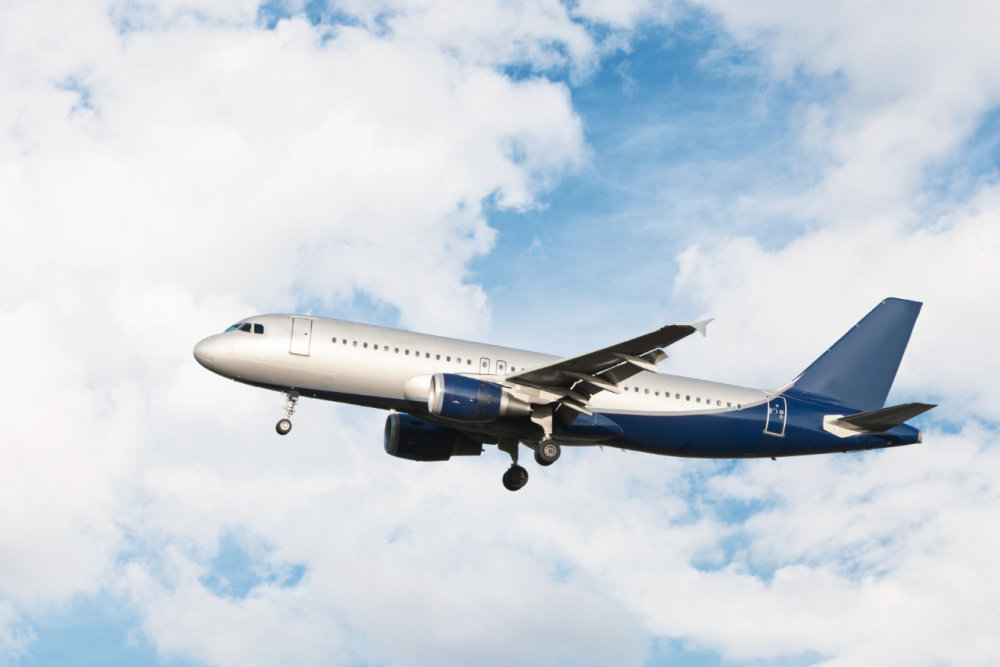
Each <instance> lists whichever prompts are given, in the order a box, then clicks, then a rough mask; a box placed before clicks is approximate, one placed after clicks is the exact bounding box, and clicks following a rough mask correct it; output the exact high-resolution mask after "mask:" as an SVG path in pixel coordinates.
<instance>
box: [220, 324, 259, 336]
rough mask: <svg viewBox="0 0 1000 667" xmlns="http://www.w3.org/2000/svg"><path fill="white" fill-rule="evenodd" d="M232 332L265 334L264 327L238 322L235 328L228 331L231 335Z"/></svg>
mask: <svg viewBox="0 0 1000 667" xmlns="http://www.w3.org/2000/svg"><path fill="white" fill-rule="evenodd" d="M230 331H245V332H247V333H255V334H262V333H264V325H263V324H258V323H256V322H237V323H236V324H234V325H233V326H231V327H229V328H228V329H226V333H229V332H230Z"/></svg>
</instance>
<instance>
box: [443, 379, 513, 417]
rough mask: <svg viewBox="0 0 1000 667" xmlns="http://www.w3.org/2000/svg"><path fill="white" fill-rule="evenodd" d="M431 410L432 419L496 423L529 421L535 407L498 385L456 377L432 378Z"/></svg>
mask: <svg viewBox="0 0 1000 667" xmlns="http://www.w3.org/2000/svg"><path fill="white" fill-rule="evenodd" d="M427 409H428V410H429V411H430V413H431V414H432V415H437V416H438V417H444V418H446V419H457V420H460V421H467V422H492V421H496V420H497V419H499V418H500V417H527V416H529V415H530V414H531V405H530V404H529V403H528V402H527V401H524V400H522V399H520V398H517V397H516V396H512V395H511V394H510V392H508V391H506V390H505V389H504V388H503V387H502V386H501V385H499V384H496V383H495V382H484V381H482V380H477V379H476V378H470V377H466V376H464V375H454V374H452V373H437V374H436V375H434V377H432V378H431V388H430V392H429V393H428V394H427Z"/></svg>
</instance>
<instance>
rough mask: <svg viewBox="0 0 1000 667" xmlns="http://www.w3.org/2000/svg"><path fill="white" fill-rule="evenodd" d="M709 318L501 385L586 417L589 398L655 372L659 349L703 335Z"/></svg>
mask: <svg viewBox="0 0 1000 667" xmlns="http://www.w3.org/2000/svg"><path fill="white" fill-rule="evenodd" d="M709 322H711V319H708V320H703V321H701V322H696V323H694V324H671V325H669V326H665V327H663V328H661V329H657V330H656V331H653V332H651V333H648V334H644V335H642V336H638V337H636V338H632V339H630V340H626V341H623V342H621V343H616V344H615V345H611V346H609V347H605V348H602V349H600V350H595V351H593V352H588V353H586V354H581V355H579V356H577V357H569V358H566V359H560V360H559V361H557V362H555V363H552V364H549V365H547V366H542V367H540V368H533V369H531V370H528V371H524V372H522V373H515V374H513V375H509V376H507V377H506V378H505V379H504V380H505V382H508V383H511V384H518V385H521V386H524V387H530V388H532V389H535V390H538V391H539V392H540V396H542V397H545V398H544V399H542V400H546V402H557V403H559V404H561V405H564V406H566V407H569V408H571V409H573V410H575V411H576V412H582V413H584V414H590V410H589V409H588V403H589V401H590V397H591V396H593V395H594V394H596V393H598V392H600V391H610V392H613V393H616V394H618V393H621V390H620V389H618V387H617V386H616V385H618V383H620V382H622V381H623V380H626V379H628V378H630V377H632V376H633V375H635V374H637V373H640V372H642V371H651V372H653V373H656V372H658V370H657V368H656V364H658V363H659V362H661V361H663V360H664V359H666V358H667V354H666V353H665V352H664V351H663V350H662V349H661V348H664V347H667V346H668V345H672V344H674V343H676V342H677V341H679V340H680V339H682V338H686V337H687V336H690V335H691V334H693V333H694V332H695V331H699V332H701V335H703V336H704V335H705V330H706V327H707V326H708V323H709Z"/></svg>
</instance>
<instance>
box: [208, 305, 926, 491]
mask: <svg viewBox="0 0 1000 667" xmlns="http://www.w3.org/2000/svg"><path fill="white" fill-rule="evenodd" d="M921 306H922V304H921V303H919V302H916V301H908V300H904V299H896V298H889V299H885V300H884V301H882V302H881V303H880V304H879V305H878V306H876V307H875V308H874V309H873V310H872V311H871V312H869V313H868V314H867V315H866V316H865V317H864V318H863V319H861V321H860V322H858V323H857V324H856V325H855V326H854V327H852V328H851V329H850V330H849V331H848V332H847V333H846V334H845V335H844V336H843V337H841V338H840V339H839V340H838V341H837V342H836V343H835V344H834V345H833V346H832V347H830V348H829V349H828V350H827V351H826V352H825V353H823V355H821V356H820V357H819V358H818V359H817V360H816V361H814V362H813V363H812V364H811V365H810V366H809V367H808V368H806V369H805V370H804V371H803V372H802V373H800V374H799V375H798V377H796V378H795V379H794V380H792V381H791V382H789V383H788V384H786V385H784V386H781V387H779V388H776V389H771V390H761V389H751V388H747V387H737V386H733V385H728V384H720V383H717V382H709V381H707V380H699V379H694V378H687V377H679V376H673V375H667V374H664V373H660V372H659V368H658V366H657V364H659V363H660V362H662V361H663V360H664V359H666V358H667V354H666V353H665V352H664V351H663V348H666V347H668V346H670V345H672V344H673V343H676V342H677V341H679V340H681V339H683V338H685V337H687V336H689V335H691V334H693V333H695V332H699V333H700V334H701V335H702V336H704V335H705V334H706V330H707V326H708V323H709V322H710V321H711V320H703V321H700V322H695V323H694V324H672V325H669V326H665V327H662V328H660V329H657V330H656V331H653V332H651V333H647V334H644V335H641V336H638V337H636V338H632V339H630V340H627V341H624V342H621V343H617V344H615V345H611V346H608V347H605V348H602V349H600V350H595V351H593V352H588V353H586V354H582V355H579V356H575V357H566V358H560V357H556V356H552V355H547V354H539V353H536V352H528V351H525V350H519V349H513V348H507V347H500V346H497V345H487V344H482V343H474V342H470V341H464V340H456V339H453V338H444V337H441V336H432V335H427V334H420V333H413V332H409V331H402V330H398V329H390V328H385V327H379V326H372V325H368V324H359V323H354V322H346V321H341V320H335V319H328V318H324V317H315V316H312V315H259V316H254V317H249V318H246V319H244V320H241V321H239V322H237V323H236V324H234V325H232V326H231V327H229V328H228V329H226V330H225V331H224V332H223V333H220V334H216V335H213V336H209V337H208V338H205V339H204V340H202V341H201V342H199V343H198V344H197V345H196V346H195V348H194V356H195V359H197V361H198V362H199V363H200V364H201V365H202V366H204V367H205V368H207V369H209V370H211V371H213V372H215V373H217V374H219V375H222V376H223V377H227V378H231V379H233V380H235V381H237V382H242V383H244V384H248V385H251V386H255V387H261V388H264V389H271V390H274V391H278V392H281V393H282V394H283V395H284V397H285V402H284V410H285V416H284V417H283V418H282V419H280V420H279V421H278V422H277V424H276V426H275V430H276V431H277V432H278V433H279V434H280V435H287V434H288V433H289V432H290V431H291V429H292V422H291V418H292V415H293V413H294V412H295V408H296V406H297V403H298V400H299V398H300V397H302V396H307V397H310V398H318V399H324V400H330V401H337V402H341V403H350V404H354V405H361V406H367V407H372V408H381V409H385V410H389V411H390V413H389V416H388V418H387V419H386V424H385V437H384V447H385V451H386V452H388V453H389V454H391V455H392V456H396V457H399V458H403V459H409V460H413V461H446V460H448V459H450V458H451V457H452V456H478V455H480V454H481V453H482V452H483V451H484V450H483V446H484V445H487V444H489V445H496V446H497V447H498V448H499V449H500V450H501V451H504V452H506V453H507V454H509V455H510V457H511V466H510V468H509V469H508V470H507V471H506V472H505V473H504V474H503V480H502V481H503V485H504V486H505V487H506V488H507V489H509V490H511V491H516V490H518V489H520V488H522V487H523V486H524V485H525V484H527V482H528V472H527V470H526V469H525V468H524V467H523V466H521V465H520V464H519V462H518V458H519V456H518V455H519V448H520V444H522V443H523V444H524V445H525V446H526V447H527V448H529V449H530V450H532V451H533V452H534V457H535V461H536V462H537V463H538V464H539V465H542V466H548V465H551V464H552V463H554V462H555V461H556V460H557V459H558V458H559V456H560V454H561V452H562V447H565V446H588V445H591V446H592V445H600V446H610V447H616V448H620V449H623V450H634V451H639V452H647V453H651V454H663V455H670V456H684V457H696V458H727V459H728V458H764V457H770V458H772V459H776V458H777V457H779V456H796V455H803V454H823V453H833V452H853V451H860V450H870V449H878V448H883V447H894V446H899V445H908V444H914V443H919V442H922V440H923V435H922V433H921V432H920V431H919V430H918V429H916V428H914V427H913V426H910V425H909V424H906V423H905V422H906V421H907V420H909V419H912V418H914V417H916V416H917V415H919V414H921V413H923V412H925V411H927V410H930V409H931V408H933V407H936V405H933V404H928V403H904V404H902V405H895V406H891V407H884V405H885V400H886V397H887V396H888V393H889V388H890V387H891V385H892V382H893V380H894V379H895V376H896V371H897V369H898V367H899V363H900V360H901V359H902V357H903V352H904V351H905V349H906V345H907V343H908V342H909V339H910V334H911V332H912V330H913V325H914V323H915V322H916V319H917V315H918V314H919V312H920V308H921Z"/></svg>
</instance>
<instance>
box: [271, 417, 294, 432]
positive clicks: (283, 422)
mask: <svg viewBox="0 0 1000 667" xmlns="http://www.w3.org/2000/svg"><path fill="white" fill-rule="evenodd" d="M274 430H275V431H277V432H278V435H288V432H289V431H291V430H292V421H291V420H290V419H280V420H278V423H277V424H275V425H274Z"/></svg>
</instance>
